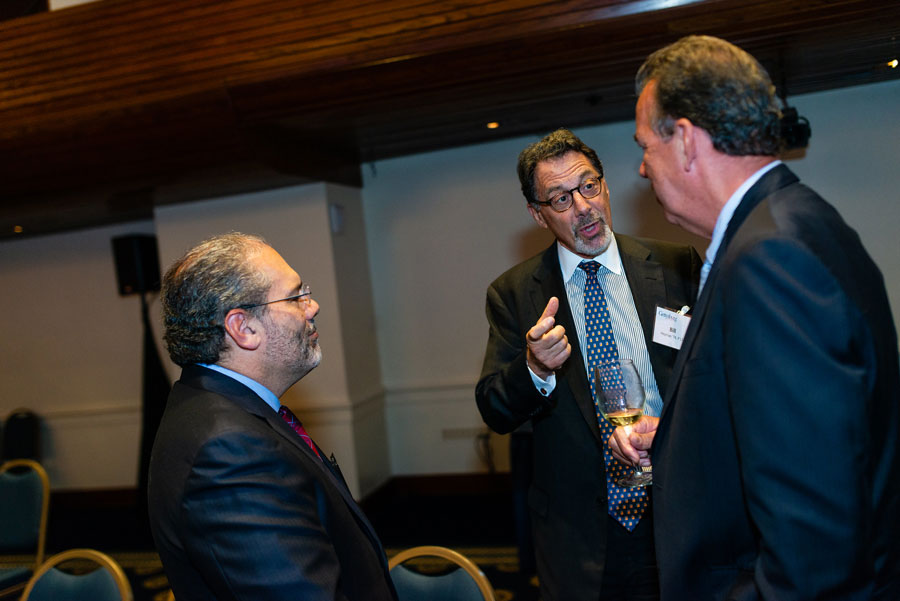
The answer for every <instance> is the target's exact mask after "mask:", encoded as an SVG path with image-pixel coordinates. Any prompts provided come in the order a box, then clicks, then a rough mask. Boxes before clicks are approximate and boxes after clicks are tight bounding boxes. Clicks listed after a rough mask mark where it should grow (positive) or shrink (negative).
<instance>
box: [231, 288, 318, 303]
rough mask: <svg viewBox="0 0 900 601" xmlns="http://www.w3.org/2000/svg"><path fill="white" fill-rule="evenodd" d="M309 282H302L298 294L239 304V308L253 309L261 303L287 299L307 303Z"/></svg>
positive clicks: (278, 301)
mask: <svg viewBox="0 0 900 601" xmlns="http://www.w3.org/2000/svg"><path fill="white" fill-rule="evenodd" d="M309 295H310V291H309V284H303V286H302V287H301V288H300V294H295V295H293V296H286V297H284V298H279V299H278V300H270V301H266V302H264V303H256V304H255V305H240V307H239V308H240V309H253V308H254V307H262V306H263V305H271V304H272V303H280V302H281V301H289V300H300V299H303V303H304V304H309V301H310V298H309Z"/></svg>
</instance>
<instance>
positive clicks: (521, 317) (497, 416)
mask: <svg viewBox="0 0 900 601" xmlns="http://www.w3.org/2000/svg"><path fill="white" fill-rule="evenodd" d="M518 172H519V181H520V183H521V185H522V192H523V194H524V195H525V199H526V201H527V202H528V207H527V208H528V211H529V213H530V214H531V216H532V217H533V218H534V220H535V222H536V223H537V224H538V225H539V226H541V227H543V228H545V229H548V230H550V231H551V232H552V233H553V235H554V236H555V237H556V242H555V243H554V244H553V245H552V246H551V247H550V248H548V249H547V250H546V251H544V252H543V253H541V254H539V255H537V256H535V257H533V258H531V259H529V260H527V261H525V262H524V263H521V264H519V265H517V266H515V267H513V268H512V269H510V270H509V271H507V272H506V273H504V274H503V275H501V276H500V277H499V278H497V279H496V280H495V281H494V282H493V283H492V284H491V285H490V287H489V288H488V292H487V318H488V323H489V325H490V332H489V338H488V344H487V351H486V353H485V358H484V367H483V370H482V374H481V379H480V380H479V382H478V385H477V388H476V391H475V395H476V400H477V402H478V408H479V410H480V411H481V415H482V417H483V418H484V421H485V423H487V424H488V426H490V427H491V428H492V429H493V430H495V431H497V432H500V433H506V432H511V431H512V430H515V429H516V428H519V427H520V426H523V425H524V424H530V425H531V427H532V428H533V470H534V472H533V479H532V482H531V487H530V490H529V492H528V505H529V508H530V513H531V524H532V531H533V536H534V542H535V552H536V559H537V568H538V576H539V580H540V586H541V594H542V598H543V599H544V600H545V601H557V600H577V601H586V600H592V601H593V600H597V599H600V600H613V599H616V600H618V599H656V598H657V597H658V584H657V576H656V560H655V556H654V550H653V531H652V523H651V519H652V516H651V512H650V511H649V506H648V503H649V499H648V498H647V495H646V489H637V491H632V492H635V494H634V495H623V494H622V491H621V490H617V489H616V488H615V486H614V485H613V484H612V483H608V481H607V465H608V464H609V463H610V462H611V456H610V455H609V448H608V446H607V440H608V436H609V430H608V429H602V427H601V424H600V422H599V421H598V412H597V410H596V408H595V403H594V399H593V397H592V393H591V384H590V381H589V376H588V374H589V373H590V371H591V370H590V367H592V363H593V362H594V359H593V358H589V357H588V355H587V353H586V352H585V350H584V349H585V348H586V341H585V336H586V333H585V330H586V325H585V323H586V320H585V315H586V314H588V315H593V314H594V313H595V312H597V311H599V310H600V306H599V305H600V304H601V302H603V306H604V307H605V310H604V312H605V313H608V316H609V317H608V319H607V323H609V324H610V325H611V330H612V335H613V338H614V342H613V344H612V345H611V346H612V347H615V352H616V354H617V355H618V357H619V358H623V359H624V358H628V359H632V360H633V361H634V363H635V365H636V366H637V368H638V372H639V374H640V377H641V380H642V382H643V385H644V387H645V389H646V391H647V394H648V395H649V401H648V407H649V408H648V412H649V413H651V414H653V415H658V414H659V411H660V410H661V403H662V401H661V399H660V393H659V391H660V390H661V389H663V388H664V386H665V384H666V382H667V380H668V378H669V374H670V372H671V369H672V365H673V363H674V361H675V355H676V353H677V349H676V348H673V347H672V346H667V345H666V344H663V343H658V342H653V339H654V328H656V327H659V325H660V324H658V323H657V316H658V310H662V311H669V312H670V313H672V314H675V313H678V312H679V311H681V310H682V309H683V308H685V307H689V306H690V305H692V304H693V302H694V298H695V296H696V294H697V285H698V280H699V273H700V265H701V261H700V257H699V255H698V254H697V252H696V251H694V249H693V248H691V247H688V246H678V245H674V244H670V243H666V242H660V241H656V240H648V239H644V238H633V237H630V236H625V235H622V234H613V232H612V229H611V228H612V218H611V215H610V206H609V188H608V186H607V182H606V179H605V178H604V176H603V166H602V165H601V163H600V160H599V159H598V158H597V154H596V152H594V150H592V149H591V148H589V147H588V146H586V145H585V144H584V143H583V142H582V141H581V140H579V139H578V138H577V137H576V136H575V135H574V134H573V133H572V132H570V131H569V130H566V129H560V130H557V131H555V132H553V133H551V134H549V135H548V136H546V137H545V138H544V139H542V140H540V141H539V142H537V143H535V144H532V145H531V146H529V147H528V148H526V149H525V150H524V151H523V152H522V154H521V155H519V164H518ZM591 264H593V265H591ZM589 278H591V282H590V284H589V283H588V279H589ZM598 285H599V288H600V290H601V291H602V292H591V294H590V295H586V287H587V286H590V287H592V288H591V289H592V290H596V287H597V286H598ZM598 294H599V298H598ZM586 297H587V298H586ZM603 299H605V301H603ZM667 315H668V314H667ZM667 342H668V344H673V343H672V342H671V340H667ZM610 469H611V470H613V469H621V468H616V466H615V465H611V466H610ZM608 485H609V486H610V489H609V492H608V488H607V487H608ZM625 496H633V497H634V498H629V499H624V498H623V497H625ZM610 498H611V499H613V500H612V502H609V501H608V499H610Z"/></svg>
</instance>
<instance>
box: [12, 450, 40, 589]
mask: <svg viewBox="0 0 900 601" xmlns="http://www.w3.org/2000/svg"><path fill="white" fill-rule="evenodd" d="M16 467H27V468H28V469H30V470H32V471H34V472H35V473H36V474H37V475H38V478H40V481H41V522H40V525H39V526H38V540H37V548H36V549H35V553H34V563H33V564H32V568H31V569H32V571H34V570H37V569H38V567H40V565H41V564H42V563H43V562H44V549H45V545H46V542H47V516H48V514H49V511H50V477H49V476H47V470H45V469H44V466H42V465H41V464H40V463H38V462H37V461H35V460H34V459H8V460H6V461H4V462H3V463H0V474H2V473H4V472H7V471H9V470H11V469H13V468H16ZM23 588H25V583H19V584H14V585H12V586H10V587H8V588H5V589H3V590H2V591H0V596H3V597H5V596H6V595H8V594H10V593H12V592H14V591H17V590H21V589H23Z"/></svg>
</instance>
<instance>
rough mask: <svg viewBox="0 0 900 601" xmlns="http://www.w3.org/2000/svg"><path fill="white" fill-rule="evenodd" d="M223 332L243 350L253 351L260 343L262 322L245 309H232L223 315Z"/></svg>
mask: <svg viewBox="0 0 900 601" xmlns="http://www.w3.org/2000/svg"><path fill="white" fill-rule="evenodd" d="M225 333H226V334H228V336H229V337H230V338H231V339H232V340H233V341H234V343H235V344H236V345H237V346H238V347H240V348H242V349H244V350H248V351H255V350H256V349H257V348H259V345H260V344H262V339H263V337H262V334H263V330H262V324H261V323H260V322H259V320H258V319H256V318H255V317H253V316H252V315H250V314H249V313H248V312H247V311H246V310H245V309H232V310H231V311H229V312H228V313H227V314H226V315H225Z"/></svg>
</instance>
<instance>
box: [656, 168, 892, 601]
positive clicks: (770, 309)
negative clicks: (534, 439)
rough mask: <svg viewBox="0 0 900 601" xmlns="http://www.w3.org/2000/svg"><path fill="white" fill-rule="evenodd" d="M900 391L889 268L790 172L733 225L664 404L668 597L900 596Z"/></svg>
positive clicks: (744, 207)
mask: <svg viewBox="0 0 900 601" xmlns="http://www.w3.org/2000/svg"><path fill="white" fill-rule="evenodd" d="M898 394H900V381H898V356H897V337H896V332H895V329H894V324H893V320H892V317H891V312H890V308H889V306H888V299H887V295H886V292H885V288H884V284H883V281H882V277H881V274H880V272H879V271H878V269H877V267H876V266H875V264H874V263H873V262H872V260H871V259H870V258H869V256H868V254H867V253H866V251H865V250H864V248H863V246H862V244H861V243H860V240H859V238H858V236H857V235H856V233H855V232H854V231H853V230H851V229H850V228H849V227H848V226H847V225H846V224H845V223H844V221H843V220H842V219H841V217H840V216H839V215H838V214H837V212H836V211H835V210H834V209H833V208H832V207H831V206H829V205H828V204H827V203H826V202H825V201H824V200H822V199H821V198H820V197H819V196H818V195H817V194H816V193H815V192H813V191H812V190H810V189H809V188H807V187H806V186H803V185H802V184H801V183H800V182H799V181H798V179H797V177H796V176H795V175H794V174H793V173H792V172H791V171H790V170H789V169H788V168H787V167H785V166H783V165H782V166H778V167H775V168H774V169H773V170H771V171H770V172H768V173H767V174H765V175H764V176H763V177H762V178H761V179H760V180H759V181H758V182H757V183H756V184H755V185H754V186H753V187H752V188H751V189H750V190H749V191H748V192H747V194H746V195H745V196H744V198H743V199H742V200H741V203H740V205H739V206H738V209H737V211H736V212H735V214H734V216H733V217H732V220H731V222H730V225H729V226H728V228H727V231H726V235H725V238H724V240H723V242H722V245H721V247H720V249H719V251H718V254H717V256H716V259H715V262H714V264H713V267H712V270H711V272H710V274H709V278H708V281H707V282H706V285H705V286H704V288H703V291H702V293H701V295H700V298H699V299H698V301H697V307H696V309H695V311H694V315H693V319H692V321H691V324H690V327H689V328H688V332H687V334H686V337H685V341H684V344H683V345H682V349H681V352H680V354H679V356H678V361H677V363H676V365H675V369H674V373H673V376H672V384H671V385H670V388H669V390H668V392H667V394H666V397H665V401H664V403H663V412H662V416H661V419H660V422H659V426H658V430H657V432H656V436H655V440H654V443H653V449H652V461H653V466H654V470H653V480H654V482H653V502H654V518H655V524H654V525H655V527H656V548H657V561H658V563H659V567H660V585H661V590H662V598H663V600H664V601H665V600H671V601H680V600H682V599H691V600H696V601H703V600H714V599H715V600H720V599H727V600H735V601H745V600H746V601H749V600H757V599H777V600H779V601H790V600H795V599H817V600H826V599H833V600H835V601H837V600H840V601H852V600H857V599H860V600H861V599H883V600H885V601H886V600H888V599H892V600H895V599H900V570H898V566H900V562H898V549H900V542H898V541H900V529H898V525H900V494H898V491H900V488H898V487H900V461H898V458H900V455H898V431H900V400H898Z"/></svg>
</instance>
